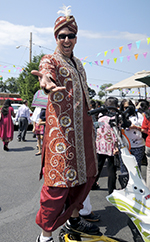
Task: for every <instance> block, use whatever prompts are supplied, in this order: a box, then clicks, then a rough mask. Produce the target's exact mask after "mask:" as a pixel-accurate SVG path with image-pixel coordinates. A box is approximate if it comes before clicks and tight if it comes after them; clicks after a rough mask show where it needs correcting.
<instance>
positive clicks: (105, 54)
mask: <svg viewBox="0 0 150 242" xmlns="http://www.w3.org/2000/svg"><path fill="white" fill-rule="evenodd" d="M146 40H147V45H149V43H150V37H148V38H147V39H146ZM141 41H142V40H139V41H136V42H135V43H136V47H137V49H139V48H140V44H141ZM132 46H133V43H129V44H128V45H127V47H128V49H129V51H131V49H132ZM123 48H124V46H120V47H118V48H117V49H119V52H120V54H121V53H122V50H123ZM115 49H116V48H113V49H110V50H107V51H104V52H99V53H97V55H96V57H98V56H100V55H101V54H102V53H103V54H104V57H106V56H107V54H108V52H110V53H111V54H113V53H114V51H115ZM147 54H148V52H144V53H143V56H144V58H146V57H147ZM131 56H132V55H127V56H120V57H118V58H119V59H120V62H121V63H122V62H123V59H124V58H125V57H126V58H127V60H128V61H129V60H130V58H131ZM138 56H139V54H138V53H136V54H134V57H135V59H136V60H137V59H138ZM88 57H89V56H86V57H85V58H81V59H80V60H81V61H82V62H83V66H85V65H86V64H87V63H89V64H90V65H91V66H92V65H93V64H96V65H99V61H98V60H95V61H94V63H93V62H92V61H87V60H86V59H87V58H88ZM118 58H117V57H115V58H113V61H114V63H115V64H116V62H117V60H118ZM110 61H111V58H108V59H106V63H107V64H108V65H109V63H110ZM100 64H101V65H103V64H104V59H102V60H100Z"/></svg>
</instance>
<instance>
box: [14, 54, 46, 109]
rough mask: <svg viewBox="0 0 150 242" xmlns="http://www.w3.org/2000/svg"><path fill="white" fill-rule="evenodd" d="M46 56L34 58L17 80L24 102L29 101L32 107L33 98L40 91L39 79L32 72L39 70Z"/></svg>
mask: <svg viewBox="0 0 150 242" xmlns="http://www.w3.org/2000/svg"><path fill="white" fill-rule="evenodd" d="M43 56H44V54H41V55H39V56H34V57H33V61H32V62H31V63H27V66H26V67H25V68H24V70H23V71H22V73H21V74H20V75H19V78H17V85H18V90H19V93H20V96H21V98H22V99H23V100H25V99H26V100H27V101H28V104H29V107H31V104H32V100H33V96H34V94H35V93H36V91H37V90H39V89H40V84H39V81H38V77H37V76H34V75H32V74H31V71H32V70H38V68H39V63H40V60H41V58H42V57H43Z"/></svg>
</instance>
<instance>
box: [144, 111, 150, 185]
mask: <svg viewBox="0 0 150 242" xmlns="http://www.w3.org/2000/svg"><path fill="white" fill-rule="evenodd" d="M142 132H144V133H146V134H147V138H146V144H145V153H146V158H147V171H146V183H147V186H148V188H149V189H150V109H148V110H147V111H146V112H145V116H144V120H143V123H142Z"/></svg>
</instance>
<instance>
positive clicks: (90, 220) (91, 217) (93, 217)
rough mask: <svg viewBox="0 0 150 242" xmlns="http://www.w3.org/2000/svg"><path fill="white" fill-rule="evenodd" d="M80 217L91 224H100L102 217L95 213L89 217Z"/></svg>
mask: <svg viewBox="0 0 150 242" xmlns="http://www.w3.org/2000/svg"><path fill="white" fill-rule="evenodd" d="M80 216H81V217H82V218H84V219H85V220H86V221H89V222H98V221H99V220H100V215H96V214H94V213H93V212H91V213H90V214H89V215H80Z"/></svg>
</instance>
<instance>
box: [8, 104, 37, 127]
mask: <svg viewBox="0 0 150 242" xmlns="http://www.w3.org/2000/svg"><path fill="white" fill-rule="evenodd" d="M11 106H12V107H13V109H14V113H15V116H16V115H17V112H18V109H19V108H20V107H21V106H22V104H20V103H12V104H11ZM29 112H30V117H32V111H31V110H30V109H29ZM12 121H13V124H14V125H15V126H18V122H16V118H14V117H12ZM31 124H32V123H31Z"/></svg>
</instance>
